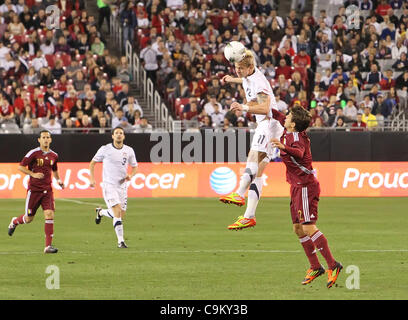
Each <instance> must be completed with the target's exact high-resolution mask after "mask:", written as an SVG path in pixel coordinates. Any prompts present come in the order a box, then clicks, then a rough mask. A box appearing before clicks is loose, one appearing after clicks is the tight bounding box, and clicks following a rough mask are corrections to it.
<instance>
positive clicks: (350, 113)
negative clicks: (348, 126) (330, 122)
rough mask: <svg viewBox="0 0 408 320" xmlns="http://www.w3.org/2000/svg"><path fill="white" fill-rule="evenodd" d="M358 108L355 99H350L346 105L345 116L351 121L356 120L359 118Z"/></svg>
mask: <svg viewBox="0 0 408 320" xmlns="http://www.w3.org/2000/svg"><path fill="white" fill-rule="evenodd" d="M357 112H358V110H357V108H356V107H355V105H354V102H353V100H348V101H347V104H346V107H345V108H344V116H345V117H346V118H347V119H348V120H351V121H355V120H356V118H357Z"/></svg>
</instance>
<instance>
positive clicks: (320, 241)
mask: <svg viewBox="0 0 408 320" xmlns="http://www.w3.org/2000/svg"><path fill="white" fill-rule="evenodd" d="M311 238H312V241H313V243H314V246H315V247H316V250H318V251H320V253H321V254H322V256H323V257H324V258H325V259H326V262H327V265H328V267H329V269H333V268H334V267H335V265H336V260H334V258H333V256H332V254H331V252H330V248H329V244H328V242H327V239H326V237H325V236H324V234H323V233H321V232H320V231H319V230H317V231H316V232H315V233H314V234H313V235H312V236H311Z"/></svg>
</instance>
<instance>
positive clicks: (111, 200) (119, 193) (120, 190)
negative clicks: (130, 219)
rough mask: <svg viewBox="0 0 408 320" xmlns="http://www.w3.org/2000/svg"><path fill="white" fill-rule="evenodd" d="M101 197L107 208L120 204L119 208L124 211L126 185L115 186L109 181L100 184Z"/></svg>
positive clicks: (125, 205) (125, 206)
mask: <svg viewBox="0 0 408 320" xmlns="http://www.w3.org/2000/svg"><path fill="white" fill-rule="evenodd" d="M102 192H103V199H104V200H105V203H106V205H107V206H108V208H109V209H112V207H114V206H116V205H117V204H120V208H121V209H122V210H123V211H126V208H127V185H126V184H125V185H124V187H117V186H114V185H112V184H109V183H103V184H102Z"/></svg>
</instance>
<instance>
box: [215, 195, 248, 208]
mask: <svg viewBox="0 0 408 320" xmlns="http://www.w3.org/2000/svg"><path fill="white" fill-rule="evenodd" d="M220 201H221V202H224V203H227V204H230V203H232V204H235V205H237V206H239V207H242V206H244V205H245V198H243V197H241V196H240V195H239V194H238V193H236V192H233V193H230V194H229V195H227V196H222V197H220Z"/></svg>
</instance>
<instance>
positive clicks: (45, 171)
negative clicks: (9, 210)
mask: <svg viewBox="0 0 408 320" xmlns="http://www.w3.org/2000/svg"><path fill="white" fill-rule="evenodd" d="M51 141H52V139H51V133H50V132H49V131H47V130H42V131H41V132H40V136H39V138H38V142H39V144H40V146H39V147H38V148H35V149H32V150H30V151H29V152H28V153H27V154H26V155H25V157H24V158H23V160H21V162H20V166H19V167H18V169H19V170H20V171H21V172H23V173H24V174H27V175H29V176H30V181H29V183H28V190H27V197H26V202H25V212H24V214H22V215H21V216H19V217H13V218H12V219H11V222H10V224H9V227H8V234H9V236H12V235H13V233H14V231H15V230H16V228H17V226H18V225H20V224H27V223H30V222H32V221H33V219H34V216H35V214H36V212H37V209H38V208H39V207H40V206H41V207H42V209H43V211H44V217H45V226H44V232H45V248H44V253H57V252H58V249H57V248H54V247H53V246H52V245H51V243H52V238H53V236H54V211H55V206H54V194H53V191H52V177H51V172H52V174H53V176H54V178H55V179H57V183H58V184H59V186H60V187H61V188H64V184H63V183H62V181H61V180H60V178H59V174H58V167H57V162H58V154H56V153H55V152H54V151H52V150H51V149H50V145H51Z"/></svg>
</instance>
